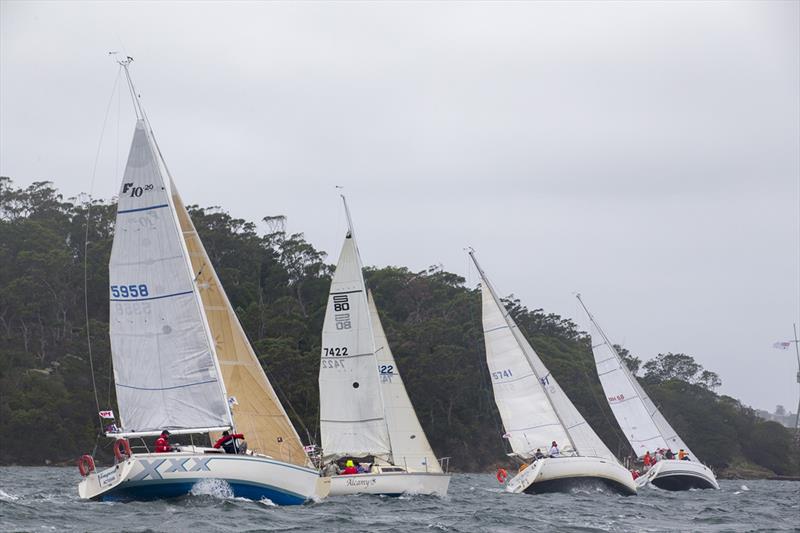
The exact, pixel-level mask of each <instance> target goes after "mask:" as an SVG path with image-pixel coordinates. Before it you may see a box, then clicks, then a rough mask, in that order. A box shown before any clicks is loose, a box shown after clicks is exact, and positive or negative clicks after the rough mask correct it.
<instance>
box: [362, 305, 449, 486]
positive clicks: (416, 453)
mask: <svg viewBox="0 0 800 533" xmlns="http://www.w3.org/2000/svg"><path fill="white" fill-rule="evenodd" d="M367 300H368V302H369V313H370V318H371V320H372V331H373V334H374V336H375V357H376V358H377V360H378V373H379V374H380V378H381V389H382V390H383V402H384V405H385V414H386V423H387V425H388V427H389V436H390V438H391V442H392V458H393V459H394V463H395V464H396V465H402V466H405V467H406V468H408V469H409V470H422V471H426V472H436V473H441V472H442V467H441V466H440V465H439V461H437V459H436V455H435V454H434V453H433V450H432V449H431V446H430V444H428V438H427V437H426V436H425V432H424V431H423V430H422V426H421V425H420V423H419V419H418V418H417V413H416V412H415V411H414V406H413V405H411V399H410V398H409V397H408V393H407V392H406V387H405V385H403V378H402V377H401V376H400V371H399V370H398V368H397V363H396V362H395V360H394V356H393V355H392V350H391V348H389V342H388V341H387V339H386V333H385V332H384V331H383V325H382V324H381V319H380V317H379V316H378V308H377V307H376V306H375V300H374V299H373V297H372V291H368V292H367Z"/></svg>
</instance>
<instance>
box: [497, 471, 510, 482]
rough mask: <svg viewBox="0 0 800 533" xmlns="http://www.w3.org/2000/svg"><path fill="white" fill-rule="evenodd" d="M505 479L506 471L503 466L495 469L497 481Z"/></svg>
mask: <svg viewBox="0 0 800 533" xmlns="http://www.w3.org/2000/svg"><path fill="white" fill-rule="evenodd" d="M506 479H508V472H506V469H505V468H501V469H500V470H498V471H497V481H499V482H500V483H505V482H506Z"/></svg>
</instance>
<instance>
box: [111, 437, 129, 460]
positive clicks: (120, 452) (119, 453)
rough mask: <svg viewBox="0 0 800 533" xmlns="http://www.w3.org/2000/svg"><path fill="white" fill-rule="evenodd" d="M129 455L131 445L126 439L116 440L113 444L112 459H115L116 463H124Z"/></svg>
mask: <svg viewBox="0 0 800 533" xmlns="http://www.w3.org/2000/svg"><path fill="white" fill-rule="evenodd" d="M131 455H133V454H132V453H131V445H130V443H129V442H128V439H117V440H116V442H114V457H116V458H117V461H124V460H125V459H128V458H129V457H130V456H131Z"/></svg>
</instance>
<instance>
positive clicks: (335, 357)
mask: <svg viewBox="0 0 800 533" xmlns="http://www.w3.org/2000/svg"><path fill="white" fill-rule="evenodd" d="M366 355H375V354H373V353H372V352H367V353H359V354H355V355H339V356H334V357H330V356H324V355H323V356H322V359H334V360H335V359H352V358H354V357H364V356H366Z"/></svg>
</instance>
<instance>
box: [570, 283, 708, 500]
mask: <svg viewBox="0 0 800 533" xmlns="http://www.w3.org/2000/svg"><path fill="white" fill-rule="evenodd" d="M576 297H577V298H578V301H579V302H580V303H581V306H582V307H583V310H584V311H586V315H587V316H588V317H589V320H590V321H591V323H592V352H594V360H595V364H596V365H597V375H598V376H600V383H602V385H603V391H605V393H606V399H607V400H608V403H609V405H610V406H611V411H612V412H613V413H614V417H615V418H616V419H617V422H618V423H619V426H620V428H622V431H623V433H625V437H626V438H627V439H628V442H629V443H630V445H631V448H633V451H634V452H635V453H636V455H637V456H638V457H639V459H642V458H643V457H644V455H645V454H646V453H647V452H650V454H652V456H655V453H656V450H670V449H671V450H672V451H673V452H674V453H675V454H677V452H678V451H679V450H683V451H684V452H686V454H687V456H688V457H689V458H691V460H686V461H679V460H675V459H661V460H660V461H658V462H657V463H656V464H655V465H653V466H652V467H651V468H650V469H649V470H648V471H647V472H645V473H644V475H642V476H640V477H639V478H638V479H637V480H636V483H637V484H638V485H639V486H640V487H641V486H645V485H647V484H648V483H651V484H653V485H655V486H656V487H659V488H662V489H666V490H688V489H718V488H719V484H718V483H717V478H716V477H715V476H714V472H712V471H711V469H710V468H708V467H707V466H706V465H704V464H703V463H701V462H699V461H698V460H697V456H695V455H694V454H692V452H691V450H689V446H687V445H686V443H685V442H683V439H681V438H680V436H679V435H678V433H677V432H676V431H675V430H674V429H672V426H670V425H669V422H667V419H666V418H664V415H662V414H661V412H660V411H659V410H658V408H657V407H656V406H655V404H654V403H653V401H652V400H651V399H650V397H649V396H648V395H647V393H646V392H645V391H644V389H643V388H642V386H641V385H640V384H639V381H638V380H637V379H636V376H634V375H633V374H632V373H631V371H630V370H629V369H628V365H626V364H625V362H624V361H623V360H622V358H621V357H620V355H619V353H618V352H617V349H616V348H614V345H613V344H612V343H611V341H609V340H608V337H607V336H606V334H605V332H604V331H603V330H602V329H601V328H600V325H599V324H598V323H597V321H596V320H595V319H594V316H592V314H591V313H590V312H589V309H588V308H587V307H586V304H584V303H583V300H582V299H581V295H580V294H578V295H576Z"/></svg>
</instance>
